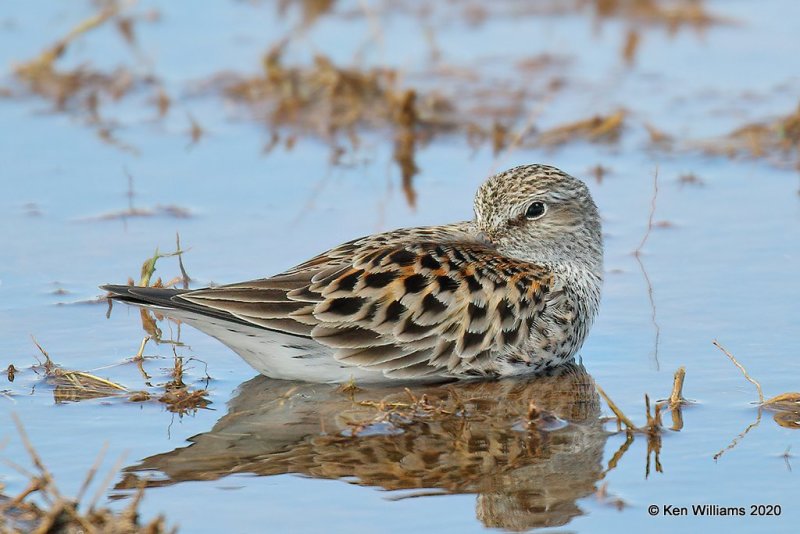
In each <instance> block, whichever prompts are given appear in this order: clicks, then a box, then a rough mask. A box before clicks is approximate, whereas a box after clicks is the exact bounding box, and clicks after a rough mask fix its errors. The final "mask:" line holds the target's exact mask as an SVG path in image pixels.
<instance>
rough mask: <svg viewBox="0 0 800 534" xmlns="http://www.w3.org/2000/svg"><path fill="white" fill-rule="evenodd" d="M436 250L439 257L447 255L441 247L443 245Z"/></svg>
mask: <svg viewBox="0 0 800 534" xmlns="http://www.w3.org/2000/svg"><path fill="white" fill-rule="evenodd" d="M434 250H435V251H436V255H437V256H439V257H441V256H444V255H445V254H447V252H446V251H445V250H444V247H443V246H441V245H438V246H437V247H436V248H435V249H434Z"/></svg>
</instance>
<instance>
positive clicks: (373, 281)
mask: <svg viewBox="0 0 800 534" xmlns="http://www.w3.org/2000/svg"><path fill="white" fill-rule="evenodd" d="M398 276H400V273H398V272H396V271H386V272H383V273H370V274H368V275H367V276H365V277H364V284H365V285H366V286H367V287H373V288H381V287H386V286H388V285H389V284H391V283H392V282H394V281H395V280H396V279H397V277H398Z"/></svg>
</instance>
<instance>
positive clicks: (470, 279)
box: [464, 275, 483, 293]
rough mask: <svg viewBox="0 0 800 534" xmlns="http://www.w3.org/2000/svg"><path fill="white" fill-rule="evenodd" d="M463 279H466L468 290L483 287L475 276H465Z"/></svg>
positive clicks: (472, 290) (476, 289)
mask: <svg viewBox="0 0 800 534" xmlns="http://www.w3.org/2000/svg"><path fill="white" fill-rule="evenodd" d="M464 280H466V281H467V285H468V286H469V290H470V291H471V292H473V293H474V292H476V291H480V290H482V289H483V286H482V285H481V283H480V282H478V280H477V278H475V277H474V276H472V275H467V276H465V277H464Z"/></svg>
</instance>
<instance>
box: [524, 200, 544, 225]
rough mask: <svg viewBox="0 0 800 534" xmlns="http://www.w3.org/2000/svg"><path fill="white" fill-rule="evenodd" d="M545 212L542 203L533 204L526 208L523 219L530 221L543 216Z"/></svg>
mask: <svg viewBox="0 0 800 534" xmlns="http://www.w3.org/2000/svg"><path fill="white" fill-rule="evenodd" d="M545 211H547V206H545V205H544V202H534V203H533V204H531V205H530V206H528V210H527V211H526V212H525V217H526V218H527V219H528V220H530V221H532V220H535V219H538V218H539V217H541V216H542V215H544V212H545Z"/></svg>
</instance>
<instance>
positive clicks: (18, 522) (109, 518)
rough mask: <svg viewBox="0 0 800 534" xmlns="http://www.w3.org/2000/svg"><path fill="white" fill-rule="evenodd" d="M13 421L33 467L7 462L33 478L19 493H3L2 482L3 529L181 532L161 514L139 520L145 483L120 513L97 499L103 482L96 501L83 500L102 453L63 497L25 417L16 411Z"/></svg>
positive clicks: (71, 533) (12, 533)
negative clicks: (76, 486)
mask: <svg viewBox="0 0 800 534" xmlns="http://www.w3.org/2000/svg"><path fill="white" fill-rule="evenodd" d="M14 422H15V424H16V426H17V431H18V433H19V435H20V437H21V439H22V442H23V444H24V445H25V448H26V450H27V451H28V454H29V456H30V460H31V463H33V466H34V468H35V472H33V473H31V472H29V471H28V470H27V469H24V468H22V467H20V466H18V465H17V464H16V463H15V462H11V461H7V463H8V464H9V465H11V466H12V467H14V468H15V469H17V470H18V471H20V472H21V473H22V474H23V475H25V476H27V477H28V478H29V482H28V485H27V487H26V488H25V489H23V490H22V491H21V492H20V493H19V494H18V495H15V496H9V495H5V494H4V493H3V487H2V485H1V484H0V531H1V532H3V533H8V534H21V533H41V534H45V533H59V534H78V533H81V534H86V533H88V534H95V533H103V532H125V533H130V534H145V533H146V534H162V533H167V532H173V533H174V532H177V529H176V528H172V529H169V528H167V526H166V520H165V519H164V517H163V516H158V517H156V518H155V519H153V520H151V521H149V522H146V523H144V522H142V521H141V518H140V516H139V511H138V508H139V504H140V503H141V501H142V498H143V497H144V488H143V487H140V488H139V490H138V491H137V493H136V495H135V497H134V498H133V499H132V500H131V502H130V504H129V505H128V506H127V507H125V508H124V509H123V510H121V511H118V512H117V511H114V510H111V509H109V508H105V507H100V506H97V504H96V503H97V501H98V500H99V498H100V496H101V495H102V493H103V492H104V491H106V489H107V488H108V484H107V483H106V484H102V485H101V487H100V488H99V489H98V490H97V494H96V495H95V498H94V499H93V500H92V501H90V502H82V501H83V496H84V495H85V492H86V490H87V489H88V488H89V486H90V485H91V484H92V483H93V481H94V478H95V476H96V474H97V470H98V468H99V467H100V464H101V462H102V460H103V453H102V452H101V454H100V455H99V456H98V459H97V461H96V462H95V465H94V466H93V467H92V468H91V469H90V470H89V471H88V472H87V474H86V478H85V479H84V482H83V484H82V486H81V489H80V490H79V492H78V494H77V496H75V497H67V496H65V495H64V494H63V493H62V492H61V490H60V489H59V488H58V486H57V485H56V483H55V480H54V478H53V475H52V473H51V472H50V471H49V470H48V469H47V467H46V466H45V464H44V462H43V461H42V459H41V457H40V456H39V454H38V453H37V452H36V449H34V447H33V444H32V443H31V441H30V439H29V438H28V435H27V433H26V432H25V429H24V428H23V426H22V422H21V421H20V420H19V418H18V417H16V416H14ZM103 452H104V451H103ZM112 474H113V472H112ZM33 496H38V497H39V499H38V501H39V502H34V500H33V498H32V497H33Z"/></svg>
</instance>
